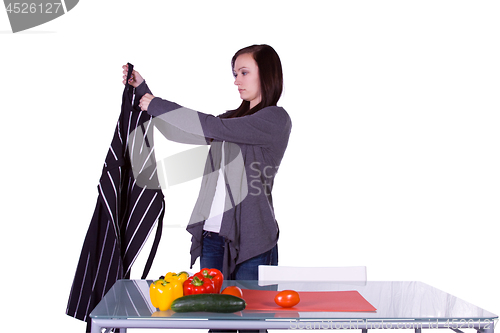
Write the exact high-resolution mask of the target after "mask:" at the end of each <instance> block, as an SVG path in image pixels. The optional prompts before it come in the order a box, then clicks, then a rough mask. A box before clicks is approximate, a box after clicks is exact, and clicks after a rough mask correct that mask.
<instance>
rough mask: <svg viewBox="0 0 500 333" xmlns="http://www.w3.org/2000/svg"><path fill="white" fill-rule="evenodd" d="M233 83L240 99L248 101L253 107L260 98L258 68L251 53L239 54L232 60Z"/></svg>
mask: <svg viewBox="0 0 500 333" xmlns="http://www.w3.org/2000/svg"><path fill="white" fill-rule="evenodd" d="M233 75H234V79H235V80H234V84H235V85H237V86H238V91H239V93H240V97H241V99H243V100H245V101H248V102H250V108H253V107H254V106H256V105H257V104H259V103H260V101H261V100H262V95H261V91H260V78H259V68H258V67H257V63H256V62H255V60H254V59H253V56H252V54H250V53H244V54H241V55H239V56H238V57H237V58H236V61H235V62H234V68H233Z"/></svg>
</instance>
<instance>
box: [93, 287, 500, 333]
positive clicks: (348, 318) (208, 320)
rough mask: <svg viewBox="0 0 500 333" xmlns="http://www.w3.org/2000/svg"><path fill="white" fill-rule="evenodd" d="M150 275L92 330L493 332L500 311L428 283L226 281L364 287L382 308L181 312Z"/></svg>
mask: <svg viewBox="0 0 500 333" xmlns="http://www.w3.org/2000/svg"><path fill="white" fill-rule="evenodd" d="M151 283H152V281H150V280H119V281H117V282H116V283H115V285H114V286H113V287H112V288H111V289H110V290H109V292H108V293H107V294H106V295H105V297H104V298H103V299H102V300H101V302H100V303H99V304H98V305H97V306H96V307H95V309H94V310H93V311H92V313H91V314H90V317H91V320H92V333H97V332H102V329H103V328H107V329H111V328H119V329H120V332H126V329H127V328H170V329H172V328H173V329H179V328H189V329H225V330H231V329H233V330H234V329H247V330H259V329H260V330H262V329H361V330H362V331H363V332H366V331H367V330H369V329H415V332H417V333H419V332H420V331H421V329H443V328H447V329H452V330H454V331H455V332H461V330H462V329H475V330H477V331H478V332H481V333H493V332H494V327H495V324H496V322H497V321H498V316H497V315H495V314H493V313H491V312H488V311H486V310H483V309H481V308H479V307H477V306H475V305H472V304H470V303H468V302H466V301H464V300H461V299H459V298H457V297H455V296H452V295H450V294H447V293H445V292H443V291H441V290H438V289H436V288H434V287H432V286H429V285H427V284H425V283H422V282H382V281H368V282H365V283H355V282H345V283H339V282H328V281H325V282H300V281H297V282H283V283H281V282H279V281H274V282H270V281H267V282H266V283H263V282H258V281H234V280H233V281H231V280H229V281H224V287H226V286H229V285H236V286H239V287H240V288H242V289H258V290H274V291H278V290H285V289H292V290H296V291H298V292H299V293H300V292H301V291H350V290H355V291H358V292H359V294H360V295H361V296H362V297H363V298H364V299H365V300H366V301H368V302H369V303H370V304H371V305H372V306H373V307H375V308H376V311H368V312H312V311H307V312H300V311H299V312H297V311H294V310H292V309H290V310H286V311H251V310H246V309H245V310H243V311H241V312H238V313H209V312H196V313H194V312H193V313H175V312H173V311H171V310H169V311H157V309H155V308H154V307H153V305H152V304H151V302H150V300H149V285H150V284H151Z"/></svg>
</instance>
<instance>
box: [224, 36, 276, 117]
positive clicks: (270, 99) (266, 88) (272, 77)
mask: <svg viewBox="0 0 500 333" xmlns="http://www.w3.org/2000/svg"><path fill="white" fill-rule="evenodd" d="M246 53H250V54H252V56H253V59H254V60H255V62H256V63H257V67H258V68H259V77H260V90H261V94H262V100H261V101H260V103H259V104H257V105H256V106H254V107H253V108H252V109H250V102H248V101H245V100H243V101H242V102H241V105H240V106H239V107H238V108H237V109H236V110H233V111H232V112H230V113H229V114H228V116H229V117H230V118H235V117H243V116H247V115H250V114H253V113H255V112H257V111H259V110H261V109H263V108H265V107H268V106H275V105H276V104H277V103H278V100H279V99H280V97H281V93H282V92H283V70H282V68H281V60H280V57H279V56H278V53H276V51H275V50H274V49H273V48H272V47H271V46H269V45H266V44H261V45H251V46H247V47H245V48H242V49H241V50H239V51H238V52H236V53H235V54H234V56H233V58H232V60H231V68H232V69H233V70H234V63H235V62H236V58H238V56H240V55H242V54H246Z"/></svg>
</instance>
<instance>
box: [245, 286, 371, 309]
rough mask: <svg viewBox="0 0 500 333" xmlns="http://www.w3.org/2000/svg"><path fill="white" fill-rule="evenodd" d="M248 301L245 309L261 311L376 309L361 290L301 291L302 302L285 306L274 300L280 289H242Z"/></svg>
mask: <svg viewBox="0 0 500 333" xmlns="http://www.w3.org/2000/svg"><path fill="white" fill-rule="evenodd" d="M242 291H243V299H244V300H245V302H246V303H247V306H246V307H245V310H260V311H303V312H307V311H313V312H359V311H361V312H366V311H376V310H377V309H376V308H375V307H373V306H372V305H371V304H370V303H369V302H368V301H367V300H366V299H364V297H363V296H361V295H360V294H359V292H357V291H355V290H352V291H300V292H298V293H299V296H300V302H299V304H297V305H296V306H294V307H291V308H283V307H281V306H278V305H277V304H276V303H275V302H274V297H275V296H276V294H277V293H278V291H272V290H252V289H242Z"/></svg>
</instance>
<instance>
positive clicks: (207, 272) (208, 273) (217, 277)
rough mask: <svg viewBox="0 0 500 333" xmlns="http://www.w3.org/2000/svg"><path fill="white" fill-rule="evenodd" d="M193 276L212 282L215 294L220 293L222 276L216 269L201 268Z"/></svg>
mask: <svg viewBox="0 0 500 333" xmlns="http://www.w3.org/2000/svg"><path fill="white" fill-rule="evenodd" d="M195 275H197V276H198V277H203V278H209V279H211V280H212V281H213V282H214V287H215V293H217V294H219V293H220V290H221V288H222V282H224V275H222V272H221V271H219V270H218V269H216V268H203V269H202V270H201V271H199V272H198V273H196V274H195Z"/></svg>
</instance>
